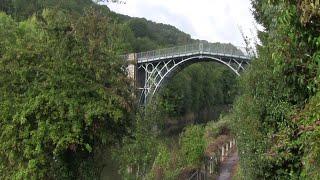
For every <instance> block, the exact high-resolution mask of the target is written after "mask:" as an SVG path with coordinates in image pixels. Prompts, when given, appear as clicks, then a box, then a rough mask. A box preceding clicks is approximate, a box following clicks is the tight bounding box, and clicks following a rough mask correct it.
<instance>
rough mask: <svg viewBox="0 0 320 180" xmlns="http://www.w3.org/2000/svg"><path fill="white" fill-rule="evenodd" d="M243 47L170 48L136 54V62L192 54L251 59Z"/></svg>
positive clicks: (215, 45) (223, 45) (213, 45)
mask: <svg viewBox="0 0 320 180" xmlns="http://www.w3.org/2000/svg"><path fill="white" fill-rule="evenodd" d="M248 52H249V51H248V50H247V49H246V48H245V47H239V46H233V45H231V44H210V43H203V42H200V43H195V44H189V45H183V46H175V47H171V48H165V49H158V50H153V51H147V52H140V53H137V54H136V58H137V62H138V63H144V62H149V61H154V60H161V59H168V58H173V57H181V56H187V55H192V54H194V53H207V54H215V55H221V56H229V57H234V58H238V59H251V58H252V57H253V56H254V53H248Z"/></svg>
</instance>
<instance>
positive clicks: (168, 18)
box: [107, 0, 258, 46]
mask: <svg viewBox="0 0 320 180" xmlns="http://www.w3.org/2000/svg"><path fill="white" fill-rule="evenodd" d="M122 1H125V2H126V4H119V3H107V5H108V7H109V8H110V9H111V10H113V11H115V12H118V13H120V14H126V15H129V16H132V17H144V18H146V19H148V20H152V21H154V22H158V23H164V24H170V25H173V26H175V27H177V28H178V29H180V30H182V31H184V32H186V33H188V34H190V35H191V37H192V38H194V39H201V40H207V41H210V42H223V43H229V42H230V43H232V44H234V45H237V46H244V41H243V38H242V35H241V32H240V29H242V30H243V32H244V33H245V35H246V36H249V37H250V38H254V39H256V38H255V37H256V27H257V26H258V25H257V24H256V22H255V20H254V18H253V15H252V13H251V4H250V0H196V1H191V0H190V1H186V0H122Z"/></svg>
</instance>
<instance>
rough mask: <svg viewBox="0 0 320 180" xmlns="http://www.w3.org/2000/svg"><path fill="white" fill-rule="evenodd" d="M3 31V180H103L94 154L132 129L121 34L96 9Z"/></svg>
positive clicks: (7, 22) (48, 15)
mask: <svg viewBox="0 0 320 180" xmlns="http://www.w3.org/2000/svg"><path fill="white" fill-rule="evenodd" d="M0 27H1V28H0V34H1V37H0V39H1V41H0V42H1V43H0V54H1V56H0V67H1V69H0V74H1V75H0V77H1V78H0V98H1V102H0V111H1V115H0V124H1V126H0V132H1V133H0V137H1V143H0V149H1V150H0V178H1V179H23V178H26V177H28V178H30V179H52V178H53V179H69V178H80V179H87V178H92V177H97V174H96V173H97V172H98V171H99V167H95V162H94V157H95V152H96V151H97V150H98V149H99V148H103V147H105V146H108V145H110V144H114V143H115V142H117V141H118V140H119V139H120V138H121V137H122V136H124V135H125V134H126V133H127V127H129V126H130V124H131V122H130V113H129V112H130V111H131V110H132V108H133V106H132V105H131V102H132V101H133V100H131V97H132V92H131V90H130V89H131V88H130V82H129V81H128V80H127V78H126V77H127V76H126V72H125V70H124V68H122V67H124V66H125V64H124V63H123V62H122V61H120V60H119V59H118V58H117V56H116V54H117V51H121V49H122V48H123V45H124V44H125V43H123V42H122V39H121V37H122V35H121V29H120V27H118V26H116V25H114V24H112V23H110V22H109V20H108V18H107V17H105V16H102V15H101V14H100V13H99V12H97V11H95V10H93V9H88V10H86V11H85V14H84V15H83V16H82V17H80V18H79V19H77V18H75V19H73V18H71V17H70V16H69V15H68V14H66V13H64V12H62V11H53V10H45V11H44V12H43V13H42V15H41V17H40V18H35V17H33V18H31V19H29V20H27V21H23V22H16V21H14V20H13V19H12V18H10V17H9V16H7V15H5V14H3V13H1V14H0ZM100 168H101V167H100Z"/></svg>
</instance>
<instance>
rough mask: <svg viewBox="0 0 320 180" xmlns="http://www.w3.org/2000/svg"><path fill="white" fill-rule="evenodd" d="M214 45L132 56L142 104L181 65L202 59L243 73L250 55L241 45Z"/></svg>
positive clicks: (185, 65)
mask: <svg viewBox="0 0 320 180" xmlns="http://www.w3.org/2000/svg"><path fill="white" fill-rule="evenodd" d="M227 47H228V48H226V47H224V46H221V45H220V47H217V46H212V45H211V46H210V45H208V44H203V43H198V44H193V45H186V46H179V47H173V48H168V49H161V50H156V51H149V52H143V53H136V54H132V55H130V56H128V57H129V58H128V60H130V61H131V62H134V63H131V65H130V66H131V67H130V66H129V69H131V70H130V71H131V75H130V76H131V77H132V78H134V79H135V82H136V83H135V84H136V87H137V88H138V90H139V94H140V104H142V105H144V104H146V103H148V102H149V101H150V100H151V99H152V97H153V96H154V94H155V93H156V92H157V91H158V90H159V89H160V88H161V87H162V85H163V84H164V83H165V82H166V81H167V80H169V79H170V78H171V77H172V76H173V75H174V74H175V73H177V72H179V71H180V70H181V69H183V68H185V67H187V66H189V65H191V64H194V63H199V62H208V61H213V62H218V63H220V64H223V65H225V66H227V67H228V68H230V69H231V70H232V71H233V72H234V73H235V74H236V75H238V76H239V75H240V72H241V71H243V70H244V69H245V67H246V65H248V64H249V61H250V57H249V56H248V55H245V53H244V51H242V50H241V49H240V48H237V47H234V46H232V47H234V48H230V46H227Z"/></svg>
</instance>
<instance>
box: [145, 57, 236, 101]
mask: <svg viewBox="0 0 320 180" xmlns="http://www.w3.org/2000/svg"><path fill="white" fill-rule="evenodd" d="M194 59H196V60H197V61H193V60H194ZM198 59H201V60H200V61H199V60H198ZM208 61H211V62H217V63H220V64H223V65H225V66H226V67H228V68H229V69H230V70H231V71H232V72H233V73H234V74H235V75H237V76H240V73H239V72H238V70H237V69H235V68H234V67H232V66H231V65H230V64H228V63H226V62H224V61H222V60H220V59H218V58H215V57H211V56H202V55H201V56H194V57H189V58H187V59H184V60H181V61H179V62H178V63H176V64H175V65H174V66H173V67H171V68H170V69H169V70H168V71H167V72H165V74H164V75H163V77H161V79H160V81H159V82H157V84H156V86H155V88H154V90H153V92H152V94H150V99H149V100H151V99H152V97H153V96H154V95H155V94H156V93H157V92H158V91H159V88H161V87H162V85H163V83H164V82H165V81H166V80H167V79H168V78H170V77H172V76H173V75H172V74H174V73H176V71H177V69H178V68H179V67H183V68H185V67H187V66H189V65H191V64H195V63H200V62H208ZM181 70H182V69H181Z"/></svg>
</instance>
